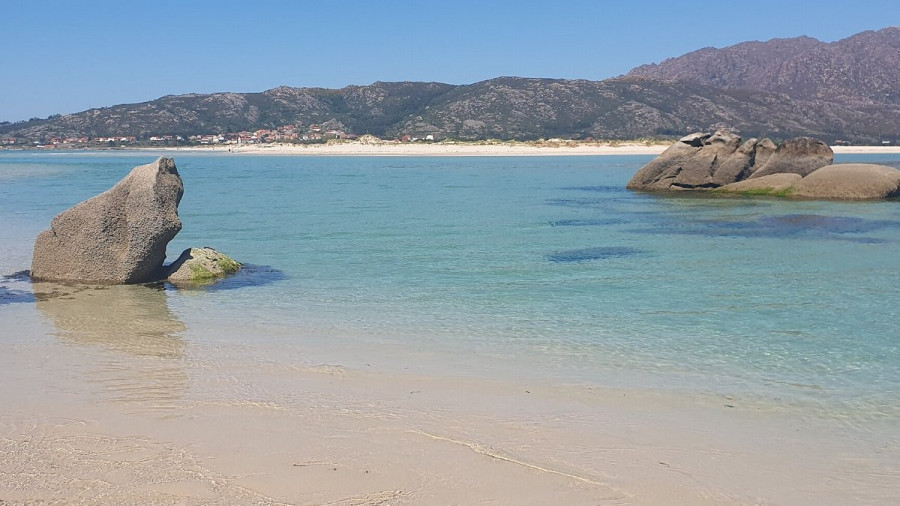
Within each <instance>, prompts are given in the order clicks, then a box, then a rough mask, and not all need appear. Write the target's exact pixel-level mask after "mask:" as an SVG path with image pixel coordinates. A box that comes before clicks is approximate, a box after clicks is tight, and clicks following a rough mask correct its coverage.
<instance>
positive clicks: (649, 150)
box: [148, 142, 900, 156]
mask: <svg viewBox="0 0 900 506" xmlns="http://www.w3.org/2000/svg"><path fill="white" fill-rule="evenodd" d="M668 147H669V144H668V143H665V144H655V143H653V144H647V143H621V144H600V143H597V144H593V143H543V144H537V143H534V144H532V143H497V144H486V143H485V144H481V143H471V144H444V143H434V144H420V143H391V142H385V143H381V144H364V143H355V142H347V143H332V144H252V145H241V146H197V147H180V148H165V149H159V148H148V149H152V150H154V151H167V152H168V151H176V152H185V151H187V152H216V153H222V152H224V153H229V152H230V153H234V154H248V155H312V156H559V155H563V156H565V155H569V156H592V155H658V154H660V153H662V152H663V151H665V150H666V148H668ZM832 149H833V150H834V152H835V153H836V154H878V153H897V154H900V146H832Z"/></svg>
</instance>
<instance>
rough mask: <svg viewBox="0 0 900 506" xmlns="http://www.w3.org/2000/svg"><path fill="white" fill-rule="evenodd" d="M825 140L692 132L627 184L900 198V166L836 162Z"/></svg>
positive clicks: (640, 187) (650, 187) (650, 188)
mask: <svg viewBox="0 0 900 506" xmlns="http://www.w3.org/2000/svg"><path fill="white" fill-rule="evenodd" d="M833 161H834V152H832V150H831V148H830V147H828V145H827V144H825V143H824V142H822V141H820V140H817V139H813V138H810V137H797V138H794V139H789V140H787V141H785V142H783V143H781V144H779V145H776V144H775V143H774V142H772V141H771V140H769V139H761V140H758V139H749V140H747V141H742V139H741V138H740V137H739V136H737V135H735V134H732V133H730V132H727V131H717V132H715V133H712V134H709V133H694V134H690V135H688V136H685V137H683V138H681V139H679V140H678V142H676V143H675V144H673V145H672V146H670V147H669V148H668V149H666V150H665V151H664V152H663V153H662V154H661V155H659V156H658V157H657V158H655V159H654V160H652V161H651V162H650V163H648V164H647V165H645V166H644V167H642V168H641V169H640V170H639V171H638V172H637V173H635V175H634V176H633V177H632V178H631V181H629V182H628V188H630V189H633V190H645V191H683V190H715V191H717V192H721V193H749V194H755V195H774V196H782V197H788V196H790V197H798V198H811V199H846V200H865V199H884V198H894V197H900V171H898V170H897V169H894V168H893V167H888V166H884V165H874V164H855V163H854V164H835V165H832V162H833Z"/></svg>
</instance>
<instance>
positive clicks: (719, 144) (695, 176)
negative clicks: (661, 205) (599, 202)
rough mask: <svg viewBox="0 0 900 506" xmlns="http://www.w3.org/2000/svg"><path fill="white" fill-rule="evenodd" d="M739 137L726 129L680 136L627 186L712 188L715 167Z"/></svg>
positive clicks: (728, 153) (659, 188)
mask: <svg viewBox="0 0 900 506" xmlns="http://www.w3.org/2000/svg"><path fill="white" fill-rule="evenodd" d="M740 141H741V138H740V137H738V136H736V135H733V134H730V133H728V132H716V133H714V134H705V133H693V134H690V135H687V136H685V137H682V138H681V139H679V140H678V142H676V143H675V144H673V145H671V146H669V148H668V149H666V150H665V151H664V152H663V153H662V154H660V155H659V156H658V157H656V158H655V159H654V160H652V161H651V162H650V163H648V164H647V165H645V166H644V167H643V168H641V169H640V170H639V171H638V172H637V173H636V174H635V175H634V177H632V178H631V181H629V182H628V188H631V189H639V190H669V189H690V188H702V187H712V186H715V184H714V183H713V182H712V180H713V177H714V174H715V167H716V166H717V165H718V164H719V163H720V161H722V160H725V159H726V158H727V157H728V156H730V155H731V154H733V153H734V152H735V151H736V150H737V149H738V147H739V146H740Z"/></svg>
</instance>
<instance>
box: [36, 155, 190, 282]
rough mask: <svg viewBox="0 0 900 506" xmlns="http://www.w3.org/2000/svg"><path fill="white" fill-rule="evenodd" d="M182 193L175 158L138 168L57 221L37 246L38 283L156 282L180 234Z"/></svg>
mask: <svg viewBox="0 0 900 506" xmlns="http://www.w3.org/2000/svg"><path fill="white" fill-rule="evenodd" d="M183 193H184V186H183V183H182V181H181V176H179V174H178V170H177V169H176V167H175V161H174V160H172V159H171V158H159V159H158V160H156V161H155V162H153V163H149V164H147V165H141V166H139V167H135V168H134V169H133V170H132V171H131V172H130V173H129V174H128V175H127V176H125V178H124V179H122V180H121V181H119V183H117V184H116V185H115V186H113V187H112V188H110V189H109V190H107V191H105V192H103V193H101V194H100V195H97V196H96V197H93V198H91V199H89V200H86V201H84V202H81V203H80V204H78V205H76V206H75V207H72V208H71V209H69V210H67V211H64V212H62V213H60V214H59V215H57V216H56V217H55V218H53V221H52V222H51V223H50V229H49V230H45V231H43V232H41V234H40V235H39V236H38V238H37V240H36V241H35V244H34V257H33V260H32V264H31V276H32V278H33V279H36V280H69V281H87V282H96V283H141V282H145V281H150V280H153V279H156V278H157V277H158V276H159V275H160V273H161V269H162V265H163V261H164V260H165V258H166V245H167V244H168V243H169V241H170V240H172V238H173V237H175V235H176V234H177V233H178V231H180V230H181V220H180V219H179V218H178V203H179V202H180V201H181V196H182V194H183Z"/></svg>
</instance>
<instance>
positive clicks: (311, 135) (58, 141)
mask: <svg viewBox="0 0 900 506" xmlns="http://www.w3.org/2000/svg"><path fill="white" fill-rule="evenodd" d="M334 140H348V141H356V140H361V141H369V142H375V141H379V140H380V139H378V138H377V137H375V136H373V135H358V134H355V133H350V132H347V131H345V129H344V126H343V125H342V124H341V123H340V122H326V123H322V124H311V125H308V126H303V125H282V126H279V127H277V128H273V129H258V130H254V131H241V132H228V133H197V134H191V135H177V134H165V135H151V136H149V137H146V138H139V137H136V136H134V135H109V136H97V137H89V136H78V137H50V138H40V139H32V138H25V137H12V136H8V137H0V147H5V148H36V149H82V148H112V147H115V148H128V147H154V146H158V147H170V146H213V145H222V146H231V145H252V144H270V143H284V144H318V143H325V142H328V141H334ZM396 140H397V141H399V142H419V141H434V140H436V139H435V136H434V135H432V134H428V135H425V136H423V137H415V136H411V135H402V136H400V138H399V139H396Z"/></svg>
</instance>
